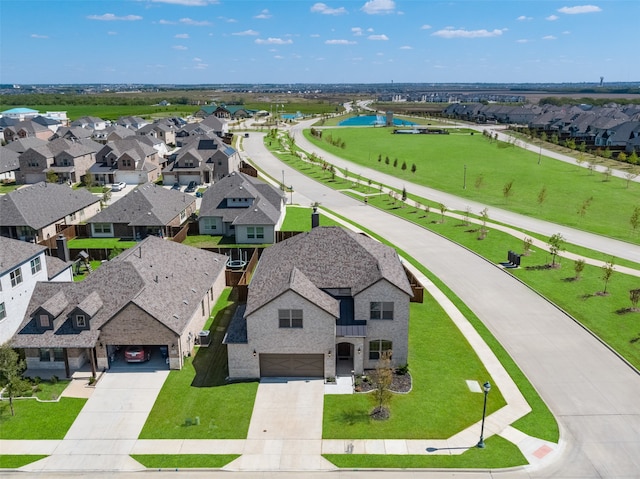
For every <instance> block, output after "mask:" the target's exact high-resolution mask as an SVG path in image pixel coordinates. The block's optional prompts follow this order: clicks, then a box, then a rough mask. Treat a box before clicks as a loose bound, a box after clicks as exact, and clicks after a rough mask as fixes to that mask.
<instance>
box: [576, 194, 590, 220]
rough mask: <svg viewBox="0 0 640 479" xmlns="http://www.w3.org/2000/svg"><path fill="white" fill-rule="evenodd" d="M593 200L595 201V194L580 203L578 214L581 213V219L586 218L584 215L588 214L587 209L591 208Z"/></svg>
mask: <svg viewBox="0 0 640 479" xmlns="http://www.w3.org/2000/svg"><path fill="white" fill-rule="evenodd" d="M592 201H593V196H591V197H589V198H587V199H586V200H584V201H583V202H582V204H581V205H580V208H578V214H579V215H580V218H581V219H584V217H585V216H586V214H587V210H588V209H589V206H591V202H592Z"/></svg>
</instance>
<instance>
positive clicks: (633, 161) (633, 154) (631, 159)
mask: <svg viewBox="0 0 640 479" xmlns="http://www.w3.org/2000/svg"><path fill="white" fill-rule="evenodd" d="M627 161H628V162H629V163H631V164H632V165H637V164H638V153H636V150H633V151H632V152H631V154H630V155H629V157H628V158H627Z"/></svg>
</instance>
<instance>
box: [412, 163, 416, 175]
mask: <svg viewBox="0 0 640 479" xmlns="http://www.w3.org/2000/svg"><path fill="white" fill-rule="evenodd" d="M416 170H417V168H416V164H415V163H412V164H411V173H415V172H416Z"/></svg>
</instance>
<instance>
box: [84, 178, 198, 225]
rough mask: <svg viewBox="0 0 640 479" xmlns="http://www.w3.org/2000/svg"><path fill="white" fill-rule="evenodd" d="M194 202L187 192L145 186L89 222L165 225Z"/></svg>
mask: <svg viewBox="0 0 640 479" xmlns="http://www.w3.org/2000/svg"><path fill="white" fill-rule="evenodd" d="M195 201H196V199H195V198H194V197H193V196H191V195H188V194H186V193H181V192H179V191H175V190H169V189H166V188H163V187H162V186H158V185H156V184H154V183H146V184H144V185H141V186H139V187H138V188H136V189H135V190H133V191H130V192H129V193H127V194H126V195H125V196H123V197H122V198H120V199H119V200H118V201H116V202H115V203H113V204H112V205H110V206H109V207H107V208H105V209H104V210H102V211H101V212H100V213H98V214H97V215H95V216H94V217H93V218H91V219H90V220H88V221H87V223H126V224H128V225H129V226H164V225H166V224H168V223H169V221H171V220H172V219H174V218H175V217H176V216H178V215H179V214H180V213H181V212H182V211H183V210H184V209H186V208H187V207H188V206H189V205H190V204H192V203H195Z"/></svg>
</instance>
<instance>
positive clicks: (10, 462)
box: [0, 454, 47, 469]
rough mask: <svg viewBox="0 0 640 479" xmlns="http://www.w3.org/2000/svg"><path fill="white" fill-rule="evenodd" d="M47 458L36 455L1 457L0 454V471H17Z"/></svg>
mask: <svg viewBox="0 0 640 479" xmlns="http://www.w3.org/2000/svg"><path fill="white" fill-rule="evenodd" d="M45 457H47V456H42V455H37V454H25V455H2V454H0V469H17V468H19V467H22V466H26V465H27V464H31V463H32V462H36V461H39V460H40V459H44V458H45Z"/></svg>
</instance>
